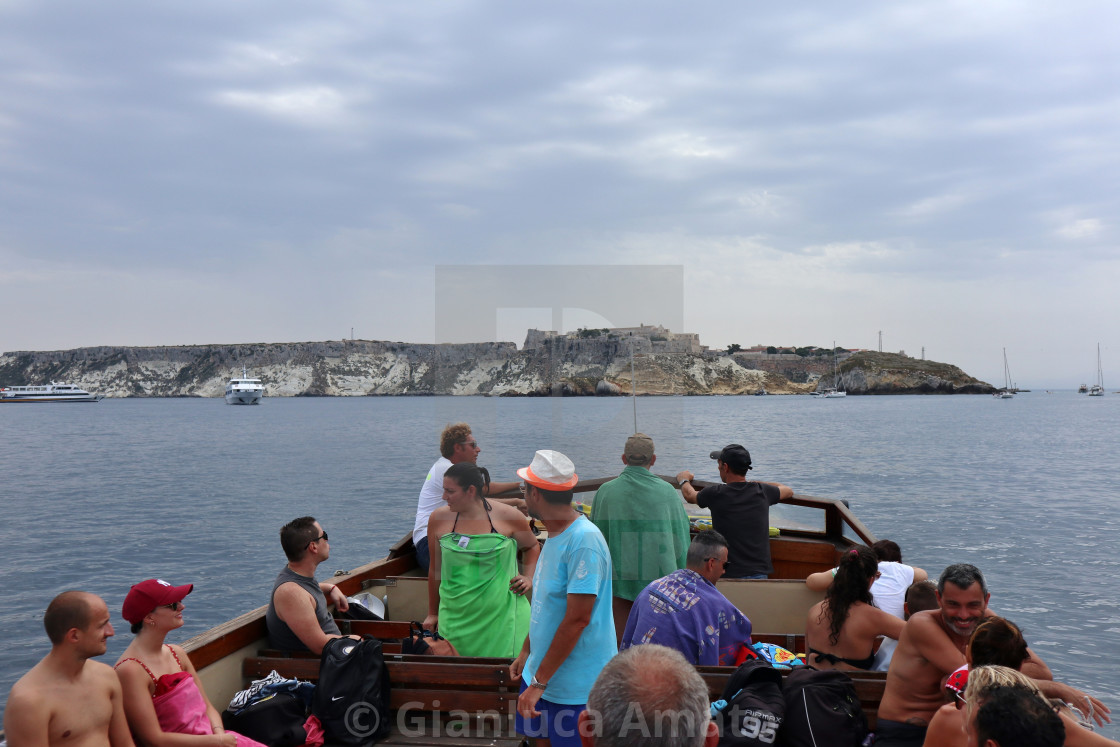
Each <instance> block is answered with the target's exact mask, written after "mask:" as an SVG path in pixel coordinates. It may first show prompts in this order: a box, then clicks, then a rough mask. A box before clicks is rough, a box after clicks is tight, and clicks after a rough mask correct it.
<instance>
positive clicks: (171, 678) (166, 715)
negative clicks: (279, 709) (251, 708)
mask: <svg viewBox="0 0 1120 747" xmlns="http://www.w3.org/2000/svg"><path fill="white" fill-rule="evenodd" d="M167 648H168V649H170V651H171V655H172V656H174V657H175V662H176V663H177V664H178V665H179V669H180V670H182V671H179V672H172V673H171V674H165V675H162V676H161V677H158V678H157V677H156V676H155V675H154V674H152V670H150V669H148V667H147V666H146V665H145V664H144V662H142V661H140V660H139V659H134V658H132V657H129V658H127V659H121V660H120V662H118V663H117V666H118V667H119V666H120V665H121V664H124V663H125V662H126V661H134V662H136V663H137V664H139V665H140V666H142V667H144V671H145V672H147V673H148V676H149V677H151V678H152V682H155V683H156V693H155V695H153V696H152V705H153V706H155V709H156V718H158V719H159V728H160V729H161V730H162V731H168V732H177V733H179V734H213V733H214V729H213V728H212V727H211V726H210V719H209V718H207V716H206V701H205V700H204V699H203V697H202V693H200V692H199V691H198V685H197V684H195V681H194V677H192V676H191V675H190V673H189V672H187V671H186V668H185V667H184V666H183V662H181V661H179V656H178V655H177V654H176V653H175V649H173V648H171V647H170V646H168V647H167ZM227 733H229V734H233V735H234V736H235V737H237V747H264V745H262V744H261V743H260V742H255V741H253V740H252V739H249V738H248V737H243V736H241V735H240V734H237V733H236V732H232V731H231V732H227Z"/></svg>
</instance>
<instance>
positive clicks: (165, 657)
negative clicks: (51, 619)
mask: <svg viewBox="0 0 1120 747" xmlns="http://www.w3.org/2000/svg"><path fill="white" fill-rule="evenodd" d="M193 588H194V585H193V584H186V585H184V586H172V585H171V584H169V583H167V582H166V581H162V580H160V579H155V578H150V579H148V580H147V581H141V582H140V583H138V584H136V585H135V586H133V587H132V588H131V589H130V590H129V592H128V596H126V597H125V599H124V606H123V607H122V609H121V615H122V616H123V617H124V619H125V620H127V621H128V622H129V623H131V624H132V632H133V633H134V634H135V635H136V637H135V638H134V639H133V640H132V643H130V644H129V645H128V648H126V649H125V650H124V653H123V654H121V657H120V658H119V659H118V660H117V663H116V665H115V667H114V668H115V669H116V670H117V678H118V679H120V681H121V689H122V690H123V691H124V712H125V716H126V717H127V718H128V726H129V728H130V729H131V730H132V735H133V737H134V738H135V739H136V741H137V742H138V743H140V744H144V745H149V746H150V747H211V746H213V747H235V745H239V746H240V747H263V745H261V744H260V743H259V742H255V741H253V740H252V739H249V738H248V737H244V736H241V735H240V734H236V733H234V732H227V731H226V730H225V729H223V728H222V718H221V715H220V714H219V713H218V711H217V709H216V708H214V706H213V705H211V703H210V701H209V700H208V699H207V698H206V692H205V691H204V690H203V689H202V684H201V683H200V682H199V681H198V673H197V672H195V669H194V665H193V664H191V660H190V657H188V656H187V652H186V651H184V650H183V648H182V647H181V646H176V645H170V644H167V643H164V640H165V639H166V638H167V634H168V633H170V632H171V631H172V630H175V629H177V628H181V627H182V626H183V598H184V597H186V596H187V594H190V593H191V590H192V589H193Z"/></svg>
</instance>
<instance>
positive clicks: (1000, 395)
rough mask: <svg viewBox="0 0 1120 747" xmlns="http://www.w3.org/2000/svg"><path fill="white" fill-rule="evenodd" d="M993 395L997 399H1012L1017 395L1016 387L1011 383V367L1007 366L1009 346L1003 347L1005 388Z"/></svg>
mask: <svg viewBox="0 0 1120 747" xmlns="http://www.w3.org/2000/svg"><path fill="white" fill-rule="evenodd" d="M992 396H994V397H995V398H996V399H1011V398H1012V397H1014V396H1015V388H1014V387H1013V386H1012V385H1011V369H1010V368H1008V366H1007V348H1004V349H1003V389H1000V390H999V391H997V392H995V393H994V394H993V395H992Z"/></svg>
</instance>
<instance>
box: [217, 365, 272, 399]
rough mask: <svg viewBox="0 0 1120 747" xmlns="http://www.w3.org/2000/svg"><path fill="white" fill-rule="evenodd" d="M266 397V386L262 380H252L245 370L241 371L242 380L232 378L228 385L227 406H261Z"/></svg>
mask: <svg viewBox="0 0 1120 747" xmlns="http://www.w3.org/2000/svg"><path fill="white" fill-rule="evenodd" d="M263 396H264V386H263V385H262V384H261V380H260V379H250V378H249V375H248V374H247V373H246V372H245V369H244V368H242V369H241V378H236V377H234V378H232V379H230V380H229V383H228V384H226V404H227V405H259V404H260V403H261V397H263Z"/></svg>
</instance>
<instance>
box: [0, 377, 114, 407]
mask: <svg viewBox="0 0 1120 747" xmlns="http://www.w3.org/2000/svg"><path fill="white" fill-rule="evenodd" d="M104 398H105V395H104V394H90V393H89V392H87V391H86V390H85V389H81V388H79V387H76V386H74V385H73V384H56V383H54V382H53V381H52V382H51V383H50V384H43V385H41V386H8V387H0V403H4V402H100V401H101V400H102V399H104Z"/></svg>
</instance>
